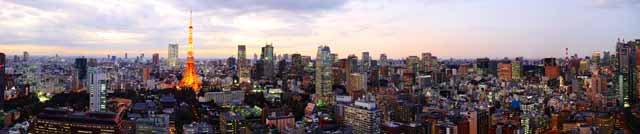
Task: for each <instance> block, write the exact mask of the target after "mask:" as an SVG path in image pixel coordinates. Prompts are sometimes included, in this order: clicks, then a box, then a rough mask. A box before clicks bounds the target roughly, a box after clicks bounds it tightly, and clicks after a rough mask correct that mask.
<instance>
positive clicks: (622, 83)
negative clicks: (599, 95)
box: [616, 40, 640, 108]
mask: <svg viewBox="0 0 640 134" xmlns="http://www.w3.org/2000/svg"><path fill="white" fill-rule="evenodd" d="M638 45H640V40H636V41H635V42H634V41H629V42H628V43H624V41H623V42H618V43H617V44H616V54H617V56H616V57H617V58H618V60H617V62H618V63H617V73H616V74H617V78H618V80H617V81H618V82H616V83H617V86H618V94H619V95H618V102H622V103H621V104H620V105H621V106H623V107H625V108H628V107H630V106H631V105H632V104H634V102H635V98H636V96H635V94H636V93H635V91H636V86H637V85H636V84H637V83H636V82H637V80H638V79H637V76H636V74H637V72H636V70H637V69H636V64H637V63H636V58H637V57H636V56H637V55H636V51H637V50H636V47H637V46H638Z"/></svg>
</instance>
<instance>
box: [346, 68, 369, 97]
mask: <svg viewBox="0 0 640 134" xmlns="http://www.w3.org/2000/svg"><path fill="white" fill-rule="evenodd" d="M347 80H348V81H347V93H348V94H349V96H351V97H353V98H358V97H361V96H362V95H363V94H364V93H365V92H366V90H367V79H366V78H365V76H363V75H361V74H360V73H351V74H350V75H349V77H348V79H347Z"/></svg>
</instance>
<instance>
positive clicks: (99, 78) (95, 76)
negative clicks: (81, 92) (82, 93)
mask: <svg viewBox="0 0 640 134" xmlns="http://www.w3.org/2000/svg"><path fill="white" fill-rule="evenodd" d="M87 78H88V79H87V92H89V110H90V111H94V112H105V111H106V110H107V86H108V85H109V83H108V80H107V79H106V75H105V74H104V73H103V72H102V71H101V70H100V69H99V68H97V67H92V68H89V70H88V71H87Z"/></svg>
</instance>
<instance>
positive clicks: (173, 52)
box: [167, 44, 178, 67]
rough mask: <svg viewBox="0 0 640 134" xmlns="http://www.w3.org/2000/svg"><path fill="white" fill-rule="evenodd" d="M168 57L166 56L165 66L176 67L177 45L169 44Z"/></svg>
mask: <svg viewBox="0 0 640 134" xmlns="http://www.w3.org/2000/svg"><path fill="white" fill-rule="evenodd" d="M168 54H169V55H168V56H167V65H169V66H171V67H175V66H176V65H178V44H169V53H168Z"/></svg>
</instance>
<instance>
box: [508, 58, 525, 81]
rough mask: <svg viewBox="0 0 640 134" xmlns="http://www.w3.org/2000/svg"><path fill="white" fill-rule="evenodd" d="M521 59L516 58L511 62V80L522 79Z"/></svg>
mask: <svg viewBox="0 0 640 134" xmlns="http://www.w3.org/2000/svg"><path fill="white" fill-rule="evenodd" d="M522 62H523V58H522V57H516V60H514V61H511V79H514V80H519V79H520V78H521V77H522Z"/></svg>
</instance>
